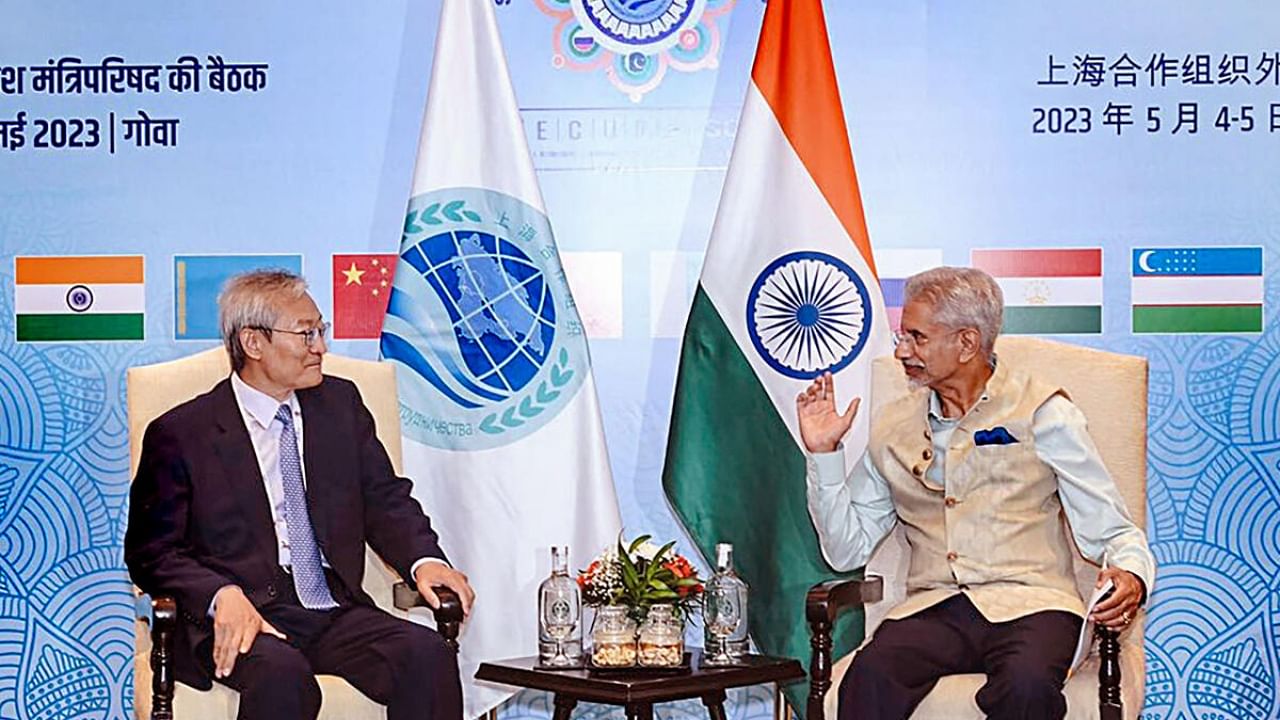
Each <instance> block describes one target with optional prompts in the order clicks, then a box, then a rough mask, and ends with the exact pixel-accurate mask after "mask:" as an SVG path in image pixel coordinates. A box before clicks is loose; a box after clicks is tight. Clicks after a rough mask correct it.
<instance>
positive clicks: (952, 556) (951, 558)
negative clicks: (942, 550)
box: [947, 550, 960, 562]
mask: <svg viewBox="0 0 1280 720" xmlns="http://www.w3.org/2000/svg"><path fill="white" fill-rule="evenodd" d="M958 557H960V556H959V555H957V554H956V551H954V550H952V551H951V552H949V553H947V562H955V561H956V558H958Z"/></svg>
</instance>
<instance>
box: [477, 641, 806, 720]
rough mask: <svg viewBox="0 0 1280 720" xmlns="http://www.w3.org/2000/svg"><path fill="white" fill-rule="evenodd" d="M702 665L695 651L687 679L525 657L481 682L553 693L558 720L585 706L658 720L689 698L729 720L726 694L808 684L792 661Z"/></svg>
mask: <svg viewBox="0 0 1280 720" xmlns="http://www.w3.org/2000/svg"><path fill="white" fill-rule="evenodd" d="M701 661H702V653H701V651H698V650H695V651H693V653H692V657H691V658H690V664H691V668H692V670H691V672H689V673H687V674H683V675H650V674H646V673H644V672H643V671H637V672H635V673H610V674H608V675H601V674H592V673H591V672H590V671H587V670H539V669H538V668H537V667H536V665H537V662H538V659H537V658H536V657H526V658H514V659H511V660H500V661H497V662H491V663H481V664H480V668H479V669H478V670H477V671H476V679H477V680H486V681H488V682H495V683H501V684H503V685H514V686H516V687H522V688H529V689H532V690H546V691H548V692H551V693H554V694H555V715H554V720H569V716H570V714H571V713H572V712H573V709H574V708H575V707H577V705H578V703H579V702H584V701H585V702H595V703H605V704H608V705H621V706H623V707H624V708H626V711H627V717H628V718H629V719H630V720H653V705H654V703H662V702H670V701H672V700H686V699H689V698H700V699H701V700H702V704H703V705H705V706H706V708H707V715H708V716H710V718H711V720H725V713H724V691H725V690H727V689H729V688H735V687H744V686H746V685H759V684H762V683H776V684H778V685H787V684H790V683H793V682H796V681H798V680H803V679H804V678H805V673H804V668H803V667H801V666H800V663H799V661H797V660H792V659H791V658H779V657H769V656H768V655H748V656H746V657H745V658H743V663H742V665H741V666H739V667H730V668H710V667H702V666H701Z"/></svg>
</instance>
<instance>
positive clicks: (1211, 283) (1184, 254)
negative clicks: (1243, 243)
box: [1131, 247, 1264, 333]
mask: <svg viewBox="0 0 1280 720" xmlns="http://www.w3.org/2000/svg"><path fill="white" fill-rule="evenodd" d="M1131 289H1132V303H1133V331H1134V332H1135V333H1235V332H1253V333H1256V332H1262V297H1263V292H1264V282H1263V277H1262V248H1261V247H1165V248H1134V249H1133V278H1132V285H1131Z"/></svg>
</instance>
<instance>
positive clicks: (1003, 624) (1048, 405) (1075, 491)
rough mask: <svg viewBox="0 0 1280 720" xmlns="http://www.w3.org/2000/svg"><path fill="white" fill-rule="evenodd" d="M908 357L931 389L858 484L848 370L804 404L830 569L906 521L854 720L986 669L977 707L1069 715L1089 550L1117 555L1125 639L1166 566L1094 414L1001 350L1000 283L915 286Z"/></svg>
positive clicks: (864, 657)
mask: <svg viewBox="0 0 1280 720" xmlns="http://www.w3.org/2000/svg"><path fill="white" fill-rule="evenodd" d="M905 300H906V302H905V304H904V307H903V314H902V322H901V332H900V333H898V334H897V335H896V336H895V340H896V346H897V349H896V351H895V356H896V357H897V358H898V359H899V360H900V361H901V362H902V363H903V367H904V370H905V371H906V373H907V376H908V378H909V379H910V380H911V383H912V386H913V388H914V390H913V392H911V393H910V394H908V395H907V396H906V397H904V398H902V399H899V400H897V401H895V402H893V403H890V404H889V405H887V406H886V407H884V408H883V409H882V411H881V415H880V416H879V417H877V418H876V422H875V423H873V427H872V432H871V437H870V441H869V443H868V447H867V453H866V454H865V455H864V456H863V458H862V460H861V461H860V462H859V463H858V464H857V465H856V466H855V468H854V470H853V472H852V473H850V474H849V475H848V477H846V476H845V473H844V466H843V460H842V453H840V452H838V445H839V441H840V439H841V438H842V437H843V436H844V434H845V432H847V430H848V428H849V426H850V425H851V424H852V421H853V418H854V415H855V414H856V412H857V404H858V402H859V401H858V400H854V402H853V404H851V405H850V408H849V411H848V412H846V413H845V414H844V415H840V414H839V413H838V412H837V411H836V409H835V405H834V400H833V396H834V393H833V388H832V381H831V377H830V375H826V376H824V377H821V378H819V379H818V380H816V381H815V382H814V383H813V384H812V385H811V386H810V387H809V388H808V389H807V390H806V391H805V392H804V393H802V394H801V395H800V396H799V397H798V398H797V401H796V404H797V411H798V414H799V418H800V430H801V435H802V438H803V440H804V442H805V445H806V448H807V450H808V451H809V461H808V479H807V483H808V497H809V512H810V515H811V516H812V518H813V521H814V525H815V527H816V528H817V530H818V536H819V540H820V542H821V545H822V549H823V552H824V554H825V555H826V556H827V559H828V561H829V562H830V563H831V564H832V565H833V566H834V567H835V568H837V569H839V570H848V569H853V568H857V567H861V566H863V565H865V564H866V562H867V559H868V558H869V557H870V555H871V552H872V550H874V549H875V547H876V545H877V544H878V543H879V542H880V541H881V540H882V539H883V538H884V537H885V536H886V535H888V533H889V532H890V531H891V530H892V529H893V525H894V523H895V522H902V523H903V526H904V530H905V531H906V536H907V540H908V542H909V543H910V545H911V565H910V570H909V573H908V580H907V597H906V599H905V600H904V602H903V603H902V604H900V605H899V606H897V607H895V608H894V609H893V610H891V611H890V613H889V614H888V616H887V620H886V622H885V623H884V624H882V625H881V627H880V629H879V630H878V631H877V632H876V634H875V637H874V638H873V639H872V640H871V642H870V643H868V644H867V646H866V647H865V648H863V649H862V650H861V651H860V652H859V653H858V655H857V656H856V657H855V659H854V662H853V665H852V666H851V667H850V670H849V673H848V674H847V675H846V676H845V680H844V682H843V684H842V685H841V687H840V703H839V715H840V720H856V719H858V718H906V717H909V716H910V714H911V712H912V710H913V709H914V708H915V706H916V705H917V704H919V702H920V701H921V700H922V699H924V697H925V695H927V694H928V693H929V690H931V689H932V687H933V685H934V684H935V683H936V682H937V680H938V678H940V677H942V676H943V675H949V674H955V673H970V672H976V673H985V674H986V675H987V676H988V681H987V684H986V685H984V686H983V687H982V689H981V690H979V692H978V695H977V698H976V699H977V702H978V705H979V707H981V708H982V709H983V711H984V712H986V713H987V714H988V716H990V717H993V718H1061V717H1063V716H1064V715H1065V713H1066V701H1065V699H1064V698H1063V696H1062V693H1061V688H1062V684H1063V681H1064V679H1065V676H1066V671H1067V668H1068V664H1069V663H1070V659H1071V655H1072V651H1073V650H1074V645H1075V636H1076V635H1077V634H1078V632H1079V628H1080V623H1081V621H1082V616H1083V614H1084V605H1083V602H1082V601H1081V598H1080V596H1079V594H1078V592H1077V590H1076V584H1075V580H1074V575H1073V571H1072V557H1071V555H1072V553H1073V552H1074V550H1073V549H1072V546H1071V543H1070V541H1069V539H1068V537H1067V531H1066V530H1065V529H1064V526H1063V524H1062V522H1061V518H1060V516H1061V515H1062V514H1063V513H1064V512H1065V514H1066V517H1067V519H1068V520H1069V522H1070V527H1071V534H1072V536H1073V538H1074V540H1075V542H1076V545H1077V546H1078V547H1079V548H1080V551H1081V552H1082V553H1084V555H1085V556H1086V557H1088V558H1090V559H1091V560H1094V561H1095V562H1101V561H1102V560H1103V559H1104V558H1105V559H1106V561H1107V568H1106V569H1105V570H1103V571H1102V573H1101V574H1100V576H1099V583H1102V582H1105V581H1106V580H1107V579H1110V580H1111V581H1112V582H1113V583H1114V584H1115V587H1116V590H1115V592H1114V593H1112V595H1111V596H1110V597H1109V598H1107V599H1106V600H1104V601H1102V602H1101V603H1100V604H1099V606H1098V608H1097V609H1096V610H1095V613H1094V619H1095V620H1097V621H1098V622H1101V623H1103V624H1105V625H1107V626H1109V627H1113V628H1117V629H1119V628H1122V627H1124V626H1125V625H1127V624H1128V623H1129V622H1130V621H1131V620H1132V618H1133V615H1134V613H1136V612H1137V611H1138V608H1139V606H1140V605H1141V604H1142V603H1143V602H1144V600H1145V598H1146V595H1147V592H1148V590H1149V589H1150V588H1151V586H1152V582H1153V579H1154V571H1155V562H1154V559H1153V558H1152V556H1151V552H1150V549H1149V548H1148V546H1147V542H1146V537H1145V535H1144V534H1143V532H1142V531H1141V530H1140V529H1138V528H1137V527H1136V526H1135V525H1134V524H1133V521H1132V520H1131V519H1130V516H1129V513H1128V510H1127V509H1126V508H1125V506H1124V503H1123V501H1122V500H1121V498H1120V495H1119V492H1118V491H1117V489H1116V487H1115V483H1114V482H1113V481H1112V480H1111V477H1110V476H1109V475H1108V474H1107V471H1106V468H1105V467H1104V466H1103V464H1102V461H1101V458H1100V457H1099V455H1098V451H1097V449H1096V448H1095V447H1094V444H1093V441H1092V440H1091V439H1090V438H1089V434H1088V432H1087V430H1086V426H1085V420H1084V416H1083V414H1082V413H1081V412H1080V410H1079V409H1078V408H1077V407H1076V406H1075V405H1074V404H1072V403H1071V401H1070V398H1068V396H1067V394H1066V392H1065V391H1064V390H1062V389H1061V388H1058V387H1055V386H1053V385H1050V384H1047V383H1044V382H1042V381H1039V380H1037V379H1036V378H1035V377H1034V376H1033V375H1032V374H1030V373H1029V372H1027V370H1028V369H1024V368H1010V367H1006V366H1004V365H1002V364H1000V363H998V362H997V361H996V358H995V356H994V353H993V347H994V344H995V337H996V335H997V334H998V333H999V329H1000V325H1001V323H1002V319H1003V318H1002V316H1003V300H1002V298H1001V294H1000V288H999V286H998V285H996V283H995V281H994V280H992V279H991V278H990V277H989V276H987V275H986V274H985V273H983V272H981V271H979V270H972V269H967V268H937V269H935V270H930V271H927V272H925V273H921V274H919V275H917V276H915V277H913V278H911V279H910V280H908V282H907V286H906V290H905Z"/></svg>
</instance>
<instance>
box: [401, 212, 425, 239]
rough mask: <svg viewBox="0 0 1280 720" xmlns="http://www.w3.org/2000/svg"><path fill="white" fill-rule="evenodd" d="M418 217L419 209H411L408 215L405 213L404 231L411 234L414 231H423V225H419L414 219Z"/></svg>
mask: <svg viewBox="0 0 1280 720" xmlns="http://www.w3.org/2000/svg"><path fill="white" fill-rule="evenodd" d="M417 217H418V211H417V210H412V211H410V212H409V214H408V215H405V217H404V233H405V235H411V234H413V233H417V232H422V227H421V226H419V225H418V224H417V223H415V222H414V220H416V219H417Z"/></svg>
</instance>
